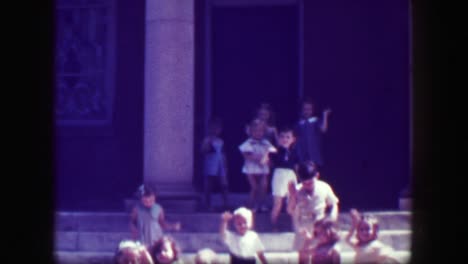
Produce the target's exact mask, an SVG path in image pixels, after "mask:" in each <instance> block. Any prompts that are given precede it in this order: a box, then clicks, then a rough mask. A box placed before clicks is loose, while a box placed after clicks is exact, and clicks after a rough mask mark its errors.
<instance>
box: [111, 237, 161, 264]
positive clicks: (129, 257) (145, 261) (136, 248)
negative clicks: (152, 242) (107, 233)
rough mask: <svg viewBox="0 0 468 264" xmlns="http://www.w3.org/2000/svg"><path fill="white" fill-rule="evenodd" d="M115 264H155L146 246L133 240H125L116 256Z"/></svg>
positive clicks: (120, 244)
mask: <svg viewBox="0 0 468 264" xmlns="http://www.w3.org/2000/svg"><path fill="white" fill-rule="evenodd" d="M113 263H114V264H137V263H138V264H153V259H152V258H151V255H150V253H149V252H148V250H147V249H146V247H145V246H143V245H141V244H140V243H139V242H135V241H132V240H123V241H121V242H120V243H119V247H118V248H117V251H116V253H115V255H114V260H113Z"/></svg>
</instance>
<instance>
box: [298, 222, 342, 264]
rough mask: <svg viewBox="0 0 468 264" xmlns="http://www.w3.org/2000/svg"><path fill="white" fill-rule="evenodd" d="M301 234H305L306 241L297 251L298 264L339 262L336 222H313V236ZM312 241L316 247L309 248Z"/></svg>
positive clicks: (336, 263) (337, 263)
mask: <svg viewBox="0 0 468 264" xmlns="http://www.w3.org/2000/svg"><path fill="white" fill-rule="evenodd" d="M303 232H305V233H304V236H305V237H306V239H305V243H304V245H303V247H302V248H301V249H300V250H299V263H300V264H306V263H307V264H309V263H313V264H339V263H340V262H341V259H340V253H339V252H340V248H339V246H338V241H339V240H340V235H339V230H338V227H337V226H336V222H333V221H330V220H326V219H322V220H319V221H317V222H315V224H314V233H313V234H309V233H308V232H307V231H305V230H304V231H303ZM313 239H314V240H315V241H316V245H315V246H314V247H311V245H312V243H311V242H312V240H313Z"/></svg>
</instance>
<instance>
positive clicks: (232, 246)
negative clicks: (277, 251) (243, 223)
mask: <svg viewBox="0 0 468 264" xmlns="http://www.w3.org/2000/svg"><path fill="white" fill-rule="evenodd" d="M224 243H225V244H226V245H227V246H228V248H229V251H230V252H231V253H232V254H234V255H236V256H239V257H244V258H252V257H257V253H258V252H259V251H265V247H264V246H263V243H262V241H261V240H260V237H259V236H258V234H257V233H256V232H254V231H252V230H247V232H245V234H244V235H243V236H240V235H238V234H237V233H233V232H231V231H226V238H225V240H224Z"/></svg>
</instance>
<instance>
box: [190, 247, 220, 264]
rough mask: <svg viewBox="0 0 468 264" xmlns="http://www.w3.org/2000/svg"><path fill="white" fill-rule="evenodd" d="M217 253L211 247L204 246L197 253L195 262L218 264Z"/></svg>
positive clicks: (197, 263)
mask: <svg viewBox="0 0 468 264" xmlns="http://www.w3.org/2000/svg"><path fill="white" fill-rule="evenodd" d="M217 257H218V256H217V255H216V252H214V251H213V250H212V249H210V248H203V249H200V250H198V252H197V255H196V256H195V264H217V263H218V260H217Z"/></svg>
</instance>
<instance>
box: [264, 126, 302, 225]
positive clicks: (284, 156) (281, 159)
mask: <svg viewBox="0 0 468 264" xmlns="http://www.w3.org/2000/svg"><path fill="white" fill-rule="evenodd" d="M295 140H296V138H295V137H294V132H293V130H292V129H291V128H287V127H285V128H283V129H281V130H280V133H279V137H278V152H277V153H274V154H272V157H271V160H272V162H273V166H274V168H275V169H274V171H273V180H272V184H271V187H272V194H273V210H272V211H271V223H272V225H273V229H274V230H276V229H277V227H276V225H277V221H278V216H279V214H280V212H281V207H282V204H283V200H285V198H286V197H287V194H288V183H289V182H293V183H294V184H297V176H296V173H295V172H294V171H295V170H297V164H298V158H297V155H296V153H295V152H294V151H293V149H292V145H293V144H294V142H295Z"/></svg>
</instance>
